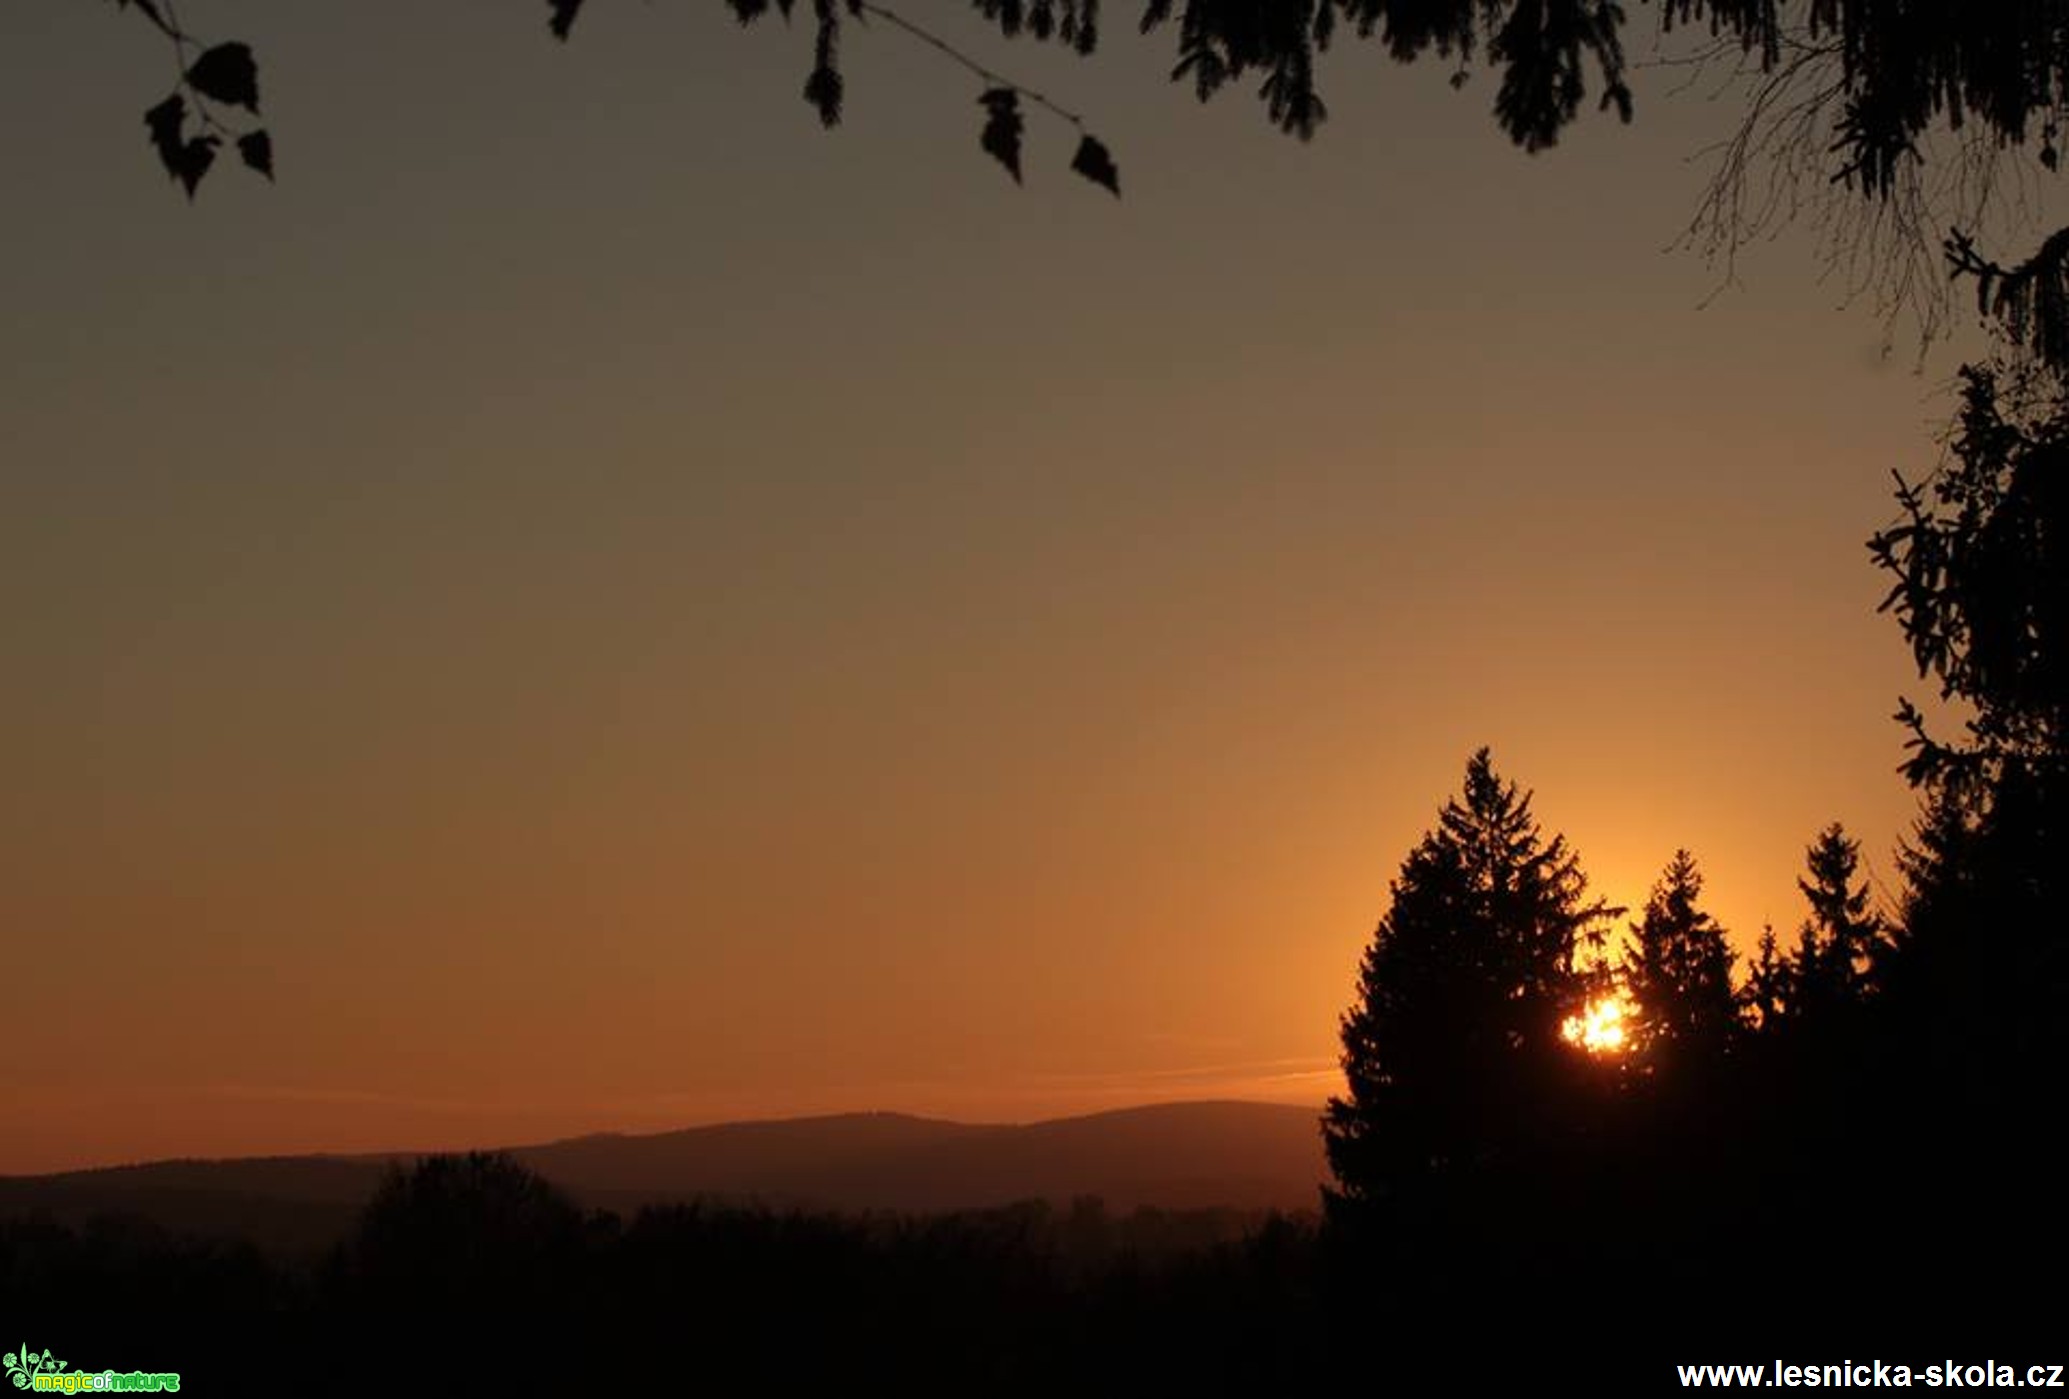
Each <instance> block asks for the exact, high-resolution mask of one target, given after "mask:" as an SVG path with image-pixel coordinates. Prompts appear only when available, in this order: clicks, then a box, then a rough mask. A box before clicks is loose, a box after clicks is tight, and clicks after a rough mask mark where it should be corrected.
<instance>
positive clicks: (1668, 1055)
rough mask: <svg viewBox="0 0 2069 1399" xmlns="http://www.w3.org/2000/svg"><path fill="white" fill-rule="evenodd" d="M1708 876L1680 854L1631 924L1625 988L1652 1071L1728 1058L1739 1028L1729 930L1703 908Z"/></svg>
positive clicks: (1690, 858) (1639, 1048)
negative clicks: (1719, 1056)
mask: <svg viewBox="0 0 2069 1399" xmlns="http://www.w3.org/2000/svg"><path fill="white" fill-rule="evenodd" d="M1702 889H1703V877H1702V875H1701V873H1700V872H1699V871H1698V870H1697V869H1696V863H1695V857H1694V856H1693V855H1691V854H1689V853H1688V851H1686V850H1676V851H1675V852H1674V855H1673V858H1672V859H1671V860H1669V861H1668V862H1667V867H1666V869H1665V870H1664V871H1663V872H1662V873H1661V875H1660V878H1659V882H1658V883H1656V884H1654V885H1653V886H1652V892H1651V894H1650V896H1649V897H1648V898H1647V899H1646V901H1645V910H1644V913H1643V914H1642V916H1641V917H1640V918H1639V920H1638V922H1636V923H1634V924H1632V925H1631V943H1630V945H1629V946H1628V947H1627V948H1626V949H1625V954H1624V964H1623V982H1624V987H1625V989H1626V990H1627V991H1628V992H1629V994H1630V997H1631V999H1632V1000H1633V1001H1634V1002H1635V1003H1636V1005H1637V1027H1636V1029H1637V1033H1636V1040H1637V1043H1636V1045H1635V1049H1636V1051H1637V1053H1638V1055H1639V1058H1640V1060H1641V1062H1643V1063H1644V1064H1646V1065H1647V1066H1648V1067H1654V1066H1659V1065H1662V1064H1665V1063H1668V1062H1672V1061H1677V1060H1681V1059H1684V1058H1691V1057H1692V1058H1698V1059H1700V1058H1705V1057H1712V1056H1714V1055H1716V1054H1718V1053H1720V1052H1722V1051H1723V1050H1724V1048H1725V1046H1726V1044H1727V1043H1728V1041H1729V1040H1730V1038H1731V1036H1732V1034H1733V1032H1734V1031H1735V1030H1736V1028H1737V1025H1738V1006H1737V1003H1736V1000H1735V998H1734V995H1733V992H1732V984H1731V964H1732V961H1733V954H1732V952H1731V948H1730V945H1729V943H1728V942H1727V941H1726V937H1725V931H1724V929H1723V928H1722V927H1721V926H1719V924H1718V922H1717V920H1716V919H1715V918H1713V917H1711V916H1710V914H1709V912H1708V911H1707V910H1705V909H1702V908H1699V907H1697V900H1698V899H1699V898H1700V897H1701V895H1702Z"/></svg>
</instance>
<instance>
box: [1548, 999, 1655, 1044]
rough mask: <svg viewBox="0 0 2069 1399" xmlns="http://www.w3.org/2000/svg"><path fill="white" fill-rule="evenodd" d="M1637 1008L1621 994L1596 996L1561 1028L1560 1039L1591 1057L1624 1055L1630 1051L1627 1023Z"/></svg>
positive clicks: (1560, 1025)
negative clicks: (1596, 1055) (1593, 1055)
mask: <svg viewBox="0 0 2069 1399" xmlns="http://www.w3.org/2000/svg"><path fill="white" fill-rule="evenodd" d="M1636 1009H1637V1007H1636V1006H1634V1005H1632V1004H1631V1001H1630V999H1629V998H1628V997H1626V996H1625V995H1624V994H1623V993H1622V992H1621V991H1612V992H1611V993H1610V994H1608V995H1606V996H1597V997H1596V998H1595V999H1594V1000H1592V1001H1590V1002H1588V1004H1587V1005H1586V1006H1585V1007H1583V1008H1582V1010H1581V1012H1580V1014H1578V1015H1569V1016H1567V1017H1566V1019H1564V1020H1563V1021H1561V1022H1560V1024H1559V1038H1560V1039H1563V1040H1565V1041H1566V1042H1567V1043H1568V1044H1570V1045H1572V1046H1574V1047H1575V1048H1576V1049H1581V1050H1585V1051H1586V1052H1587V1053H1589V1054H1621V1053H1623V1052H1624V1051H1625V1050H1626V1049H1628V1048H1630V1044H1631V1040H1630V1032H1629V1030H1628V1029H1627V1028H1626V1022H1627V1021H1628V1020H1629V1019H1630V1017H1631V1013H1632V1012H1633V1011H1634V1010H1636Z"/></svg>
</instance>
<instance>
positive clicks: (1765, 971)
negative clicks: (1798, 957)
mask: <svg viewBox="0 0 2069 1399" xmlns="http://www.w3.org/2000/svg"><path fill="white" fill-rule="evenodd" d="M1738 1003H1739V1011H1740V1015H1741V1017H1742V1018H1743V1019H1744V1020H1746V1021H1748V1022H1750V1024H1751V1026H1752V1028H1753V1029H1756V1030H1760V1031H1762V1032H1766V1031H1771V1030H1773V1029H1775V1028H1776V1027H1777V1026H1779V1025H1780V1024H1781V1023H1782V1022H1783V1021H1785V1020H1786V1019H1788V1016H1789V1012H1790V1011H1791V1010H1793V1009H1795V1007H1796V1003H1797V994H1796V976H1795V966H1794V964H1793V963H1792V962H1791V960H1790V959H1789V957H1788V956H1787V954H1785V953H1784V952H1783V951H1782V950H1781V947H1780V946H1779V944H1778V943H1777V941H1776V939H1775V935H1774V924H1772V923H1769V924H1768V925H1767V926H1766V927H1764V928H1762V929H1761V930H1760V946H1759V949H1758V950H1757V951H1756V952H1755V953H1754V954H1753V962H1752V965H1751V966H1750V967H1749V968H1748V969H1747V974H1746V984H1745V985H1744V986H1743V987H1741V988H1739V993H1738Z"/></svg>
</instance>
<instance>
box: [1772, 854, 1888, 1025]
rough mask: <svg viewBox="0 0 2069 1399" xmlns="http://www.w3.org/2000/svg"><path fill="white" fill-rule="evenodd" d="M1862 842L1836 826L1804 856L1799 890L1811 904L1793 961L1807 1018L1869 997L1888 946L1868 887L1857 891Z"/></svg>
mask: <svg viewBox="0 0 2069 1399" xmlns="http://www.w3.org/2000/svg"><path fill="white" fill-rule="evenodd" d="M1860 853H1861V847H1860V842H1858V841H1855V840H1852V839H1850V838H1848V836H1847V834H1846V829H1845V828H1844V827H1843V826H1841V825H1840V824H1839V823H1838V822H1836V821H1835V822H1833V823H1832V824H1831V825H1829V826H1827V827H1826V828H1825V829H1824V830H1822V831H1820V832H1819V833H1818V837H1817V839H1816V840H1814V841H1812V842H1811V845H1810V849H1809V851H1808V852H1807V853H1806V856H1805V864H1806V866H1807V870H1806V873H1807V875H1808V877H1807V878H1799V879H1798V880H1797V881H1796V887H1797V888H1799V889H1801V890H1802V891H1803V896H1804V897H1805V898H1806V899H1808V900H1809V901H1810V917H1809V918H1808V919H1807V920H1805V922H1804V924H1803V927H1802V929H1801V931H1799V932H1798V934H1797V939H1796V951H1795V954H1794V955H1793V957H1792V958H1791V961H1792V962H1793V967H1792V970H1793V972H1794V974H1795V982H1796V991H1797V997H1798V999H1799V1000H1800V1002H1801V1003H1802V1010H1803V1012H1804V1013H1805V1014H1807V1015H1820V1014H1825V1013H1829V1012H1830V1011H1831V1010H1832V1009H1833V1008H1834V1007H1837V1006H1842V1005H1850V1004H1854V1003H1856V1002H1858V1001H1860V1000H1861V999H1862V998H1863V997H1865V996H1866V994H1867V992H1868V988H1869V985H1870V981H1871V977H1872V975H1873V973H1874V971H1875V969H1876V965H1877V963H1878V962H1879V961H1880V960H1881V959H1882V958H1883V957H1884V955H1885V949H1886V948H1887V946H1888V942H1887V939H1886V938H1885V936H1884V933H1883V928H1882V920H1881V918H1879V917H1877V916H1876V915H1875V914H1873V913H1871V912H1869V911H1868V887H1867V885H1866V884H1862V885H1861V886H1860V887H1859V888H1855V887H1854V873H1855V871H1856V869H1857V868H1858V867H1859V863H1860Z"/></svg>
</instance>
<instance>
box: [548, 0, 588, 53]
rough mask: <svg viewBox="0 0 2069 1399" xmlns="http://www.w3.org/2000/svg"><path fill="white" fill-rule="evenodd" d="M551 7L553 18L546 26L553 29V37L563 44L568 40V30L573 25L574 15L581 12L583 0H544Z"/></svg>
mask: <svg viewBox="0 0 2069 1399" xmlns="http://www.w3.org/2000/svg"><path fill="white" fill-rule="evenodd" d="M546 3H547V4H548V5H549V6H551V7H552V9H553V18H552V19H551V20H549V21H547V25H546V27H547V28H548V29H551V30H552V31H553V37H554V38H556V39H558V40H560V41H561V42H562V43H563V44H564V43H566V42H567V40H568V31H569V30H570V29H573V28H574V27H575V16H576V15H579V14H580V13H582V5H583V0H546Z"/></svg>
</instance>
